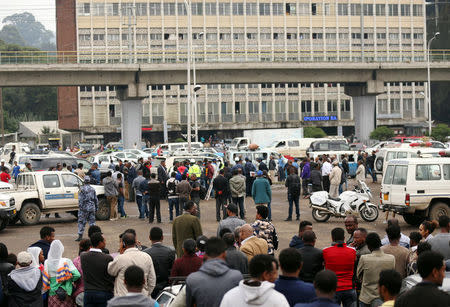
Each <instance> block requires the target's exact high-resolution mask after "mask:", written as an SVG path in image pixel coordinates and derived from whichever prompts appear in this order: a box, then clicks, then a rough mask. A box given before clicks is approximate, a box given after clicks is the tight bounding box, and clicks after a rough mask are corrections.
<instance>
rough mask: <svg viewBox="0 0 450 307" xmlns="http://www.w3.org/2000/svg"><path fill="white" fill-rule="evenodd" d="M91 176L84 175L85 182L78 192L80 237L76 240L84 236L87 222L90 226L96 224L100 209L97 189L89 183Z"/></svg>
mask: <svg viewBox="0 0 450 307" xmlns="http://www.w3.org/2000/svg"><path fill="white" fill-rule="evenodd" d="M89 182H90V177H89V176H85V177H84V184H83V186H82V187H81V188H80V192H79V194H78V238H77V239H76V240H75V241H81V239H82V238H83V232H84V227H85V226H86V223H89V226H92V225H95V213H96V212H97V210H98V199H97V193H96V192H95V189H94V188H93V187H91V185H90V184H89Z"/></svg>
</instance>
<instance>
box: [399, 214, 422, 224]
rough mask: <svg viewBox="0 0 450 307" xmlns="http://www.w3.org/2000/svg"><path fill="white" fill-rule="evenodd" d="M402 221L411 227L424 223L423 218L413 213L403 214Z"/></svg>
mask: <svg viewBox="0 0 450 307" xmlns="http://www.w3.org/2000/svg"><path fill="white" fill-rule="evenodd" d="M403 219H404V220H405V222H406V223H408V224H409V225H412V226H419V225H420V224H421V223H422V222H423V221H425V217H424V216H421V215H416V214H414V213H412V214H411V213H405V214H403Z"/></svg>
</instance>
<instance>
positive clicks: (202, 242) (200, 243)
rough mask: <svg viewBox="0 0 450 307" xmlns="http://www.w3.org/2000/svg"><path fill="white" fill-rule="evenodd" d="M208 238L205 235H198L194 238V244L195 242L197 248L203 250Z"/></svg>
mask: <svg viewBox="0 0 450 307" xmlns="http://www.w3.org/2000/svg"><path fill="white" fill-rule="evenodd" d="M207 241H208V238H207V237H206V236H198V237H197V240H195V244H197V248H198V250H199V251H201V252H204V251H205V248H206V242H207Z"/></svg>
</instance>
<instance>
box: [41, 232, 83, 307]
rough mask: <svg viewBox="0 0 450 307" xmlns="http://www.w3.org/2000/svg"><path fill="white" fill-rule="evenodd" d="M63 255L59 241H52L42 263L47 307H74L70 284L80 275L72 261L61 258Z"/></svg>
mask: <svg viewBox="0 0 450 307" xmlns="http://www.w3.org/2000/svg"><path fill="white" fill-rule="evenodd" d="M63 253H64V246H63V245H62V243H61V241H60V240H54V241H53V242H52V244H51V245H50V250H49V252H48V257H47V260H45V263H44V270H45V273H44V287H45V288H46V289H48V290H49V294H48V295H49V297H48V306H49V307H74V306H75V303H74V301H73V299H72V292H73V286H72V282H75V281H77V280H78V279H79V278H80V276H81V275H80V272H78V270H77V268H76V267H75V266H74V264H73V262H72V260H70V259H68V258H63V257H62V255H63Z"/></svg>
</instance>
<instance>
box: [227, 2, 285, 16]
mask: <svg viewBox="0 0 450 307" xmlns="http://www.w3.org/2000/svg"><path fill="white" fill-rule="evenodd" d="M233 6H234V5H233ZM284 12H285V10H284V7H283V3H272V14H273V15H283V14H284Z"/></svg>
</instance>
